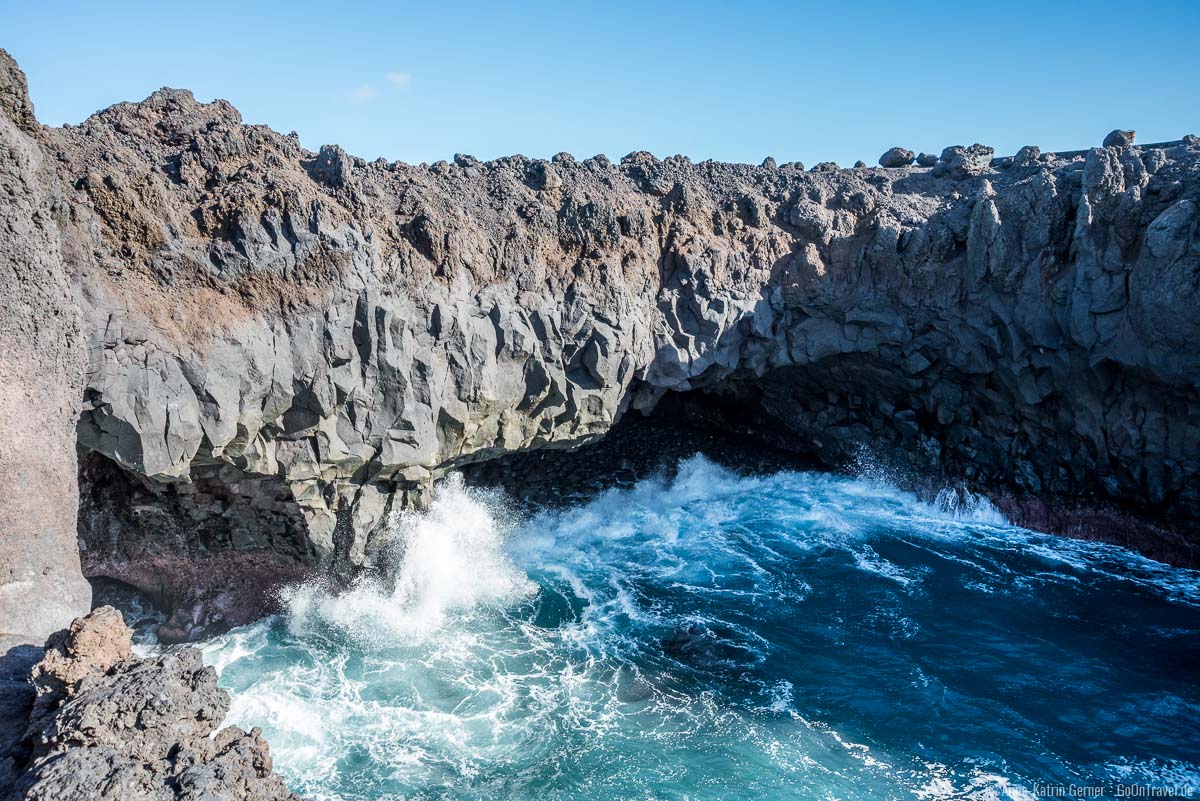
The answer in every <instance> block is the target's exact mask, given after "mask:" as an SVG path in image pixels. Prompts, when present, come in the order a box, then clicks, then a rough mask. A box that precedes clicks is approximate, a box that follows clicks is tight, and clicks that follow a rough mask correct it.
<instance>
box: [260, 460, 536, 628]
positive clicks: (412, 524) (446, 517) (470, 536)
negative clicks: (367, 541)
mask: <svg viewBox="0 0 1200 801" xmlns="http://www.w3.org/2000/svg"><path fill="white" fill-rule="evenodd" d="M502 520H503V517H502V516H500V515H498V514H496V510H495V508H494V506H491V505H489V500H488V498H487V497H486V496H485V495H484V494H483V493H479V492H476V491H471V490H468V489H467V488H466V487H464V485H463V482H462V478H461V476H458V475H453V476H450V477H449V478H448V479H447V480H446V481H444V482H443V483H442V484H441V485H440V486H439V488H438V492H437V494H436V496H435V497H434V501H433V505H432V507H431V508H430V509H429V510H428V511H427V512H421V513H400V514H397V515H395V516H394V517H393V519H392V523H391V525H392V533H391V534H390V537H389V542H388V543H387V546H386V547H388V548H391V549H393V550H394V551H395V552H396V553H397V554H398V558H399V569H398V570H397V571H396V573H395V574H394V575H392V576H389V577H387V578H386V579H384V580H380V579H376V578H367V579H363V580H361V581H359V582H358V583H356V584H355V585H354V586H353V587H351V588H350V589H349V590H347V591H345V592H341V593H337V594H334V593H330V592H329V591H328V589H327V588H326V587H324V586H322V585H321V584H319V583H310V584H304V585H300V586H297V587H292V588H289V589H287V590H285V591H284V593H283V600H284V602H285V604H286V606H287V609H288V617H289V620H290V621H291V623H292V625H293V626H296V627H305V626H310V625H314V624H317V625H326V626H332V627H334V628H337V629H340V630H342V631H344V632H346V633H348V634H350V635H351V636H353V637H355V638H356V639H358V640H361V641H365V642H373V643H384V644H388V643H393V642H394V641H396V640H397V639H400V640H420V639H423V638H426V637H428V636H429V635H430V634H432V633H433V632H436V631H438V630H439V629H441V628H442V627H443V626H444V625H445V623H446V619H447V617H448V616H449V615H452V614H454V613H456V612H464V611H470V610H472V609H475V608H477V607H480V606H504V605H505V604H508V603H510V602H511V601H513V600H515V599H518V598H520V597H523V596H526V595H528V594H530V593H532V592H533V591H534V590H535V586H534V584H533V583H532V582H531V581H529V579H528V578H527V577H526V576H525V574H524V573H523V572H522V571H521V570H519V569H518V568H517V567H516V566H515V565H514V564H513V563H512V560H511V559H510V558H509V557H508V556H507V555H506V554H505V553H504V552H503V550H502V546H503V541H504V537H505V534H506V533H507V529H508V528H509V527H508V526H506V525H504V524H503V522H502Z"/></svg>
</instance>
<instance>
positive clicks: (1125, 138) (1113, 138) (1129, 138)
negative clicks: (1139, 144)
mask: <svg viewBox="0 0 1200 801" xmlns="http://www.w3.org/2000/svg"><path fill="white" fill-rule="evenodd" d="M1136 136H1137V131H1122V130H1121V129H1120V128H1117V129H1116V130H1115V131H1111V132H1110V133H1109V134H1108V136H1106V137H1104V146H1105V147H1121V148H1124V147H1131V146H1132V145H1133V140H1134V137H1136Z"/></svg>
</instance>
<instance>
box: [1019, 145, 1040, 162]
mask: <svg viewBox="0 0 1200 801" xmlns="http://www.w3.org/2000/svg"><path fill="white" fill-rule="evenodd" d="M1041 160H1042V149H1041V148H1039V147H1038V146H1037V145H1025V146H1024V147H1023V148H1021V149H1020V150H1018V151H1017V155H1015V156H1013V164H1014V165H1015V166H1017V167H1035V166H1037V165H1038V164H1040V163H1041Z"/></svg>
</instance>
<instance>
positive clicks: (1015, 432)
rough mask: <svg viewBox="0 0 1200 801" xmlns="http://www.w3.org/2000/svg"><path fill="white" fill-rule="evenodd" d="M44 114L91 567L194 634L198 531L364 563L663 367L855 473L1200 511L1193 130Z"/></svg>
mask: <svg viewBox="0 0 1200 801" xmlns="http://www.w3.org/2000/svg"><path fill="white" fill-rule="evenodd" d="M38 136H39V141H40V143H41V145H40V146H41V148H42V152H43V153H44V154H45V156H46V160H47V162H49V163H52V164H53V166H54V169H55V171H56V173H57V176H56V179H55V180H57V181H58V183H59V185H61V186H62V187H65V189H64V190H63V191H64V192H65V196H64V209H65V211H64V214H65V215H66V216H67V217H68V219H67V220H66V221H65V223H64V224H65V225H66V226H67V227H68V228H69V229H70V231H72V232H73V234H72V236H73V237H74V239H75V240H77V241H78V242H79V243H80V245H79V247H78V248H76V249H75V250H74V251H72V252H73V253H77V254H78V255H77V258H78V261H79V265H80V266H79V269H78V271H77V272H78V280H79V285H80V294H81V299H82V300H81V308H82V317H83V330H84V332H85V334H86V339H87V366H86V382H85V384H86V385H85V388H84V392H83V414H82V416H81V418H80V422H79V426H78V441H79V444H80V446H81V447H82V448H83V449H84V450H85V451H86V452H87V453H88V454H89V455H88V456H87V458H86V459H85V466H84V476H85V486H84V488H83V489H84V497H85V499H88V503H87V504H85V510H84V514H83V515H82V516H81V523H80V529H79V530H80V536H81V543H82V546H83V549H84V550H83V559H84V565H85V568H86V569H87V570H88V571H89V572H90V573H91V574H93V575H109V576H112V577H114V578H119V579H121V580H123V581H128V582H130V583H134V584H137V585H138V586H140V587H141V588H142V589H146V590H148V591H151V592H152V593H157V594H159V595H160V596H169V597H173V598H176V599H177V602H176V604H175V606H176V611H177V612H178V611H179V610H180V609H182V610H184V612H183V614H182V618H180V619H177V620H176V624H177V629H178V630H179V631H180V632H182V634H181V636H187V634H188V632H195V631H208V630H211V628H212V627H213V626H219V625H223V624H226V623H228V622H230V621H231V620H233V619H236V617H237V615H238V614H240V612H239V611H238V610H236V609H235V607H237V606H238V604H236V603H233V604H226V606H227V608H228V609H229V610H230V611H229V613H228V614H225V613H220V614H217V615H216V616H215V617H214V616H213V614H212V613H211V608H212V607H214V606H219V604H217V603H215V602H210V599H212V598H216V597H219V596H220V595H221V592H223V591H224V590H223V588H222V587H220V586H218V587H215V588H204V589H203V590H202V591H200V592H199V593H197V591H196V588H195V586H194V584H195V582H196V581H197V577H196V575H195V571H191V572H189V571H188V570H187V569H186V568H185V567H172V565H177V566H178V565H181V564H182V565H186V564H194V563H197V562H196V560H193V559H192V556H191V555H205V558H207V556H209V555H213V554H217V553H220V552H228V551H230V550H236V551H237V552H239V553H245V552H251V553H250V554H249V555H248V556H247V557H246V558H245V559H243V560H242V562H241V563H242V564H245V565H251V566H252V565H256V564H263V565H268V566H269V569H268V571H267V575H266V578H265V579H264V580H263V581H261V582H259V581H257V580H256V579H255V577H254V576H243V577H242V579H239V580H240V581H242V582H243V583H246V584H248V585H249V586H255V585H263V586H265V585H269V584H270V583H272V582H273V581H274V580H275V579H276V578H277V577H280V576H283V575H293V574H298V573H299V572H302V571H303V570H305V569H308V568H310V567H313V566H323V567H325V568H327V569H330V570H332V571H333V572H335V573H340V574H343V575H348V574H349V573H350V572H353V571H354V570H358V569H363V568H367V569H369V568H370V567H371V566H372V565H373V563H374V560H375V558H376V552H377V550H378V546H379V543H380V541H381V533H382V532H383V531H384V529H385V528H386V521H387V519H388V516H389V514H390V513H391V512H392V511H395V510H397V509H400V508H404V507H408V506H413V505H420V504H422V503H424V502H425V500H426V499H427V498H428V494H429V492H430V487H431V483H432V481H433V480H435V479H436V478H437V477H438V476H440V475H442V474H444V473H445V472H446V471H447V470H451V469H455V468H457V467H460V466H462V465H465V464H469V463H474V462H481V461H486V460H490V459H494V458H496V457H499V456H501V455H504V454H509V453H513V452H518V451H528V450H536V449H540V448H563V447H573V446H577V445H580V444H582V443H586V442H589V441H592V440H594V439H595V438H597V437H600V436H602V435H604V434H605V432H607V431H608V430H609V429H610V428H611V427H612V426H613V424H614V423H615V422H616V421H617V420H619V419H620V418H621V417H622V416H623V415H626V414H628V413H631V412H648V411H651V410H653V409H654V408H655V407H656V405H657V404H658V403H659V402H660V401H661V399H662V398H663V397H664V396H666V395H668V394H672V395H675V394H680V393H686V394H687V396H688V397H689V398H690V399H691V401H692V402H693V403H701V404H711V405H712V407H713V408H714V409H716V410H717V411H720V410H722V409H730V408H736V409H737V410H738V415H739V416H740V418H741V419H742V422H743V423H744V422H745V421H747V420H750V421H753V423H754V424H753V425H744V426H743V427H744V428H745V429H746V430H751V429H752V430H753V432H754V434H755V435H756V436H765V437H768V438H770V440H771V441H772V442H774V443H775V444H780V445H784V446H786V447H788V448H791V449H793V450H797V451H803V452H805V453H808V454H811V455H813V456H815V457H816V458H818V459H820V460H821V461H823V462H824V463H825V464H828V465H830V466H844V465H846V464H847V463H850V462H853V461H855V460H858V459H861V458H863V457H864V455H867V456H870V457H871V458H874V459H879V460H883V461H886V462H887V463H888V464H891V465H894V466H895V468H896V469H897V470H898V471H900V472H902V473H903V472H911V473H920V474H923V475H934V476H940V477H948V478H951V479H954V480H965V481H967V482H969V483H971V484H972V485H973V486H974V487H975V488H976V489H982V490H985V491H993V492H998V493H1003V494H1006V495H1010V496H1012V497H1014V498H1022V497H1037V498H1041V499H1050V502H1053V499H1056V498H1057V499H1068V498H1069V499H1071V500H1072V503H1079V504H1084V505H1087V504H1097V505H1112V506H1114V507H1116V508H1119V509H1120V510H1122V512H1123V513H1129V514H1131V515H1134V516H1135V517H1137V516H1140V517H1143V518H1144V517H1152V518H1154V519H1155V520H1156V521H1157V522H1158V523H1159V524H1161V525H1163V526H1165V527H1168V528H1172V529H1173V530H1176V531H1180V530H1183V531H1186V530H1188V527H1190V526H1194V525H1195V521H1196V520H1197V519H1200V488H1198V482H1197V476H1198V475H1200V397H1198V394H1197V386H1198V384H1200V347H1198V346H1197V344H1196V343H1197V342H1200V337H1198V336H1197V335H1198V334H1200V303H1197V291H1198V283H1200V278H1198V275H1200V236H1198V235H1197V226H1198V225H1200V148H1198V147H1197V145H1196V144H1195V142H1194V141H1193V140H1185V141H1181V142H1178V143H1170V144H1166V145H1162V146H1142V147H1116V146H1114V147H1106V148H1094V149H1092V150H1089V151H1086V152H1081V153H1078V154H1059V155H1055V154H1041V153H1040V152H1038V151H1037V150H1036V148H1026V149H1023V150H1022V151H1021V153H1019V154H1017V156H1015V157H1012V158H1006V159H996V158H994V153H993V151H992V149H991V148H989V147H986V146H983V145H978V144H977V145H972V146H970V147H962V146H954V147H949V148H947V149H946V150H945V151H943V153H942V155H941V157H940V158H936V157H927V156H926V155H925V154H922V155H921V156H920V157H918V158H917V160H916V166H913V165H911V164H909V165H907V166H895V167H891V168H887V169H868V168H856V169H852V170H842V169H838V168H837V166H836V165H834V164H832V163H828V162H827V163H822V164H819V165H818V166H817V167H814V168H813V170H812V171H810V172H805V171H804V168H803V166H802V165H800V164H797V163H784V164H776V163H775V162H774V160H768V161H765V162H764V163H763V164H762V165H760V166H757V167H755V166H750V165H739V164H720V163H714V162H703V163H693V162H692V161H690V160H689V159H687V158H684V157H681V156H676V157H672V158H668V159H658V158H655V157H654V156H652V155H650V154H648V153H633V154H630V155H629V156H627V157H625V158H624V159H622V160H621V161H620V162H619V163H616V162H613V161H610V160H609V159H608V158H605V157H603V156H597V157H594V158H590V159H586V160H576V159H574V158H573V157H571V156H569V155H567V154H559V155H558V156H556V157H554V158H553V159H550V160H539V159H530V158H525V157H523V156H513V157H510V158H502V159H497V160H495V161H491V162H480V161H479V160H477V159H474V158H472V157H470V156H465V155H459V156H456V157H455V159H454V160H453V162H438V163H436V164H432V165H415V166H414V165H406V164H402V163H389V162H384V161H382V160H379V161H375V162H371V163H367V162H365V161H363V160H361V159H358V158H355V157H353V156H351V155H349V154H347V153H345V152H344V151H342V150H341V149H340V148H338V147H336V146H326V147H324V148H321V150H320V151H319V152H317V153H312V152H309V151H307V150H305V149H304V148H302V147H300V145H299V144H298V142H297V140H296V138H295V137H292V136H283V135H280V134H277V133H275V132H274V131H271V130H270V129H268V128H265V127H262V126H253V125H245V124H243V122H242V120H241V118H240V116H239V114H238V113H237V111H236V110H235V109H234V108H232V107H231V106H230V105H229V104H228V103H225V102H224V101H215V102H213V103H200V102H198V101H196V100H195V98H193V97H192V95H191V94H190V93H188V92H184V91H179V90H170V89H164V90H161V91H159V92H156V93H155V94H154V95H152V96H151V97H149V98H147V99H146V100H145V101H142V102H140V103H125V104H119V105H116V106H113V107H112V108H109V109H107V110H105V111H102V112H100V113H98V114H96V115H94V116H93V117H91V118H89V119H88V120H86V121H85V122H84V123H83V124H81V125H79V126H77V127H67V128H64V129H60V130H42V131H40V132H39V134H38ZM903 155H904V158H903V159H900V161H907V159H908V156H907V154H903ZM897 163H898V162H897ZM46 182H47V185H49V183H50V182H51V180H50V179H49V178H48V179H46ZM698 414H700V416H702V417H703V416H704V414H703V413H699V412H698ZM705 419H710V420H713V421H715V422H714V424H716V423H717V422H720V421H722V420H725V421H728V420H729V419H730V416H729V415H726V414H721V413H714V414H709V415H707V417H706V418H705ZM97 459H100V460H103V462H102V463H100V464H97V463H96V461H95V460H97ZM89 465H91V466H89ZM114 465H115V466H116V467H113V466H114ZM110 468H111V469H110ZM117 468H119V471H117V472H114V470H116V469H117ZM97 481H99V482H101V483H100V484H97V483H95V482H97ZM122 482H123V483H122ZM116 484H120V485H121V486H124V487H127V488H129V492H130V493H131V495H130V496H123V497H134V498H136V499H138V501H137V503H133V504H130V503H128V502H126V501H121V502H114V501H112V500H111V498H112V497H113V494H112V493H105V492H104V491H102V489H103V487H105V486H115V485H116ZM106 498H109V499H110V500H109V501H106V500H105V499H106ZM119 507H121V508H119ZM231 522H232V523H234V525H229V524H230V523H231ZM164 542H172V543H176V544H173V545H171V546H170V547H169V548H168V547H166V546H165V545H163V544H162V543H164ZM179 553H184V554H185V555H188V556H187V557H186V558H185V559H183V560H182V562H172V561H171V558H172V556H171V555H172V554H179ZM281 555H282V557H281ZM268 556H271V557H272V558H273V559H274V560H275V561H272V559H271V558H268ZM281 558H282V561H283V564H281V563H280V559H281ZM1173 558H1180V559H1182V560H1183V561H1187V560H1188V559H1190V558H1191V557H1190V556H1188V555H1187V554H1186V553H1185V554H1184V556H1182V557H1173ZM151 559H157V560H158V561H157V562H153V564H155V565H156V566H155V568H154V569H153V570H152V571H150V573H152V574H153V575H152V576H147V575H146V572H145V571H143V570H141V569H140V568H139V567H138V566H137V565H138V564H139V563H140V564H147V563H150V560H151ZM207 572H208V573H210V574H212V575H213V579H212V580H213V581H217V582H219V581H221V580H222V579H223V573H222V572H221V571H220V570H212V571H207ZM155 582H157V584H155V585H154V586H149V585H151V584H154V583H155Z"/></svg>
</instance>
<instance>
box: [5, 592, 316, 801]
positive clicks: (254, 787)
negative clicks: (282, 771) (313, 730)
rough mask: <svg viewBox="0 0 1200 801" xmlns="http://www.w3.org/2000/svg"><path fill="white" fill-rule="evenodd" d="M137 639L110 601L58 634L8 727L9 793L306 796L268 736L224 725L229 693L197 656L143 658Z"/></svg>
mask: <svg viewBox="0 0 1200 801" xmlns="http://www.w3.org/2000/svg"><path fill="white" fill-rule="evenodd" d="M131 636H132V632H131V630H130V629H129V627H128V626H126V625H125V623H124V621H123V620H122V618H121V613H120V612H118V611H117V610H115V609H113V608H112V607H110V606H104V607H100V608H98V609H96V610H94V611H92V612H91V613H89V614H88V615H87V616H85V617H83V618H78V619H76V620H75V621H74V622H72V623H71V625H70V627H69V628H68V629H66V630H64V631H61V632H58V633H56V634H55V635H53V636H52V637H51V638H50V640H49V641H48V642H47V643H46V647H45V651H44V653H43V656H42V658H41V660H40V661H38V662H37V663H36V664H34V665H33V667H32V668H31V669H30V670H29V672H28V677H29V679H28V692H26V693H25V694H24V696H23V698H22V700H23V703H22V704H21V705H19V706H17V705H14V707H15V708H10V709H7V710H5V711H6V714H5V716H4V719H3V721H0V722H2V723H3V724H4V729H5V732H6V734H7V735H10V736H9V738H8V741H6V742H4V743H3V744H2V745H3V750H2V751H0V787H9V788H11V789H10V790H8V791H7V792H0V798H2V799H4V801H9V800H10V799H11V801H18V800H20V801H60V799H68V798H70V799H84V798H119V799H123V800H125V801H135V800H136V801H167V800H168V799H171V800H176V799H178V800H182V799H190V800H191V801H201V800H202V799H216V798H227V799H247V801H300V799H299V796H296V795H294V794H292V793H289V792H288V790H287V788H286V787H285V786H284V784H283V781H282V779H280V778H279V777H278V776H277V775H275V774H274V773H273V772H272V767H271V754H270V750H269V749H268V747H267V743H266V741H265V740H263V739H262V735H261V732H260V731H259V730H258V729H254V730H252V731H250V732H245V731H242V730H241V729H239V728H237V727H236V726H229V727H227V728H224V729H220V730H218V727H219V726H220V723H221V720H222V719H223V718H224V717H225V714H226V713H227V712H228V711H229V695H228V694H227V693H226V692H225V691H224V690H222V689H220V688H218V687H217V676H216V671H214V670H213V669H212V668H211V667H205V666H204V664H203V662H202V660H201V656H200V652H199V651H198V650H196V649H195V648H179V649H174V650H167V651H164V652H162V653H159V654H158V655H155V656H150V657H146V658H137V657H135V656H133V655H132V653H131V648H130V642H131ZM12 734H15V735H16V736H15V737H12V736H11V735H12Z"/></svg>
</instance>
